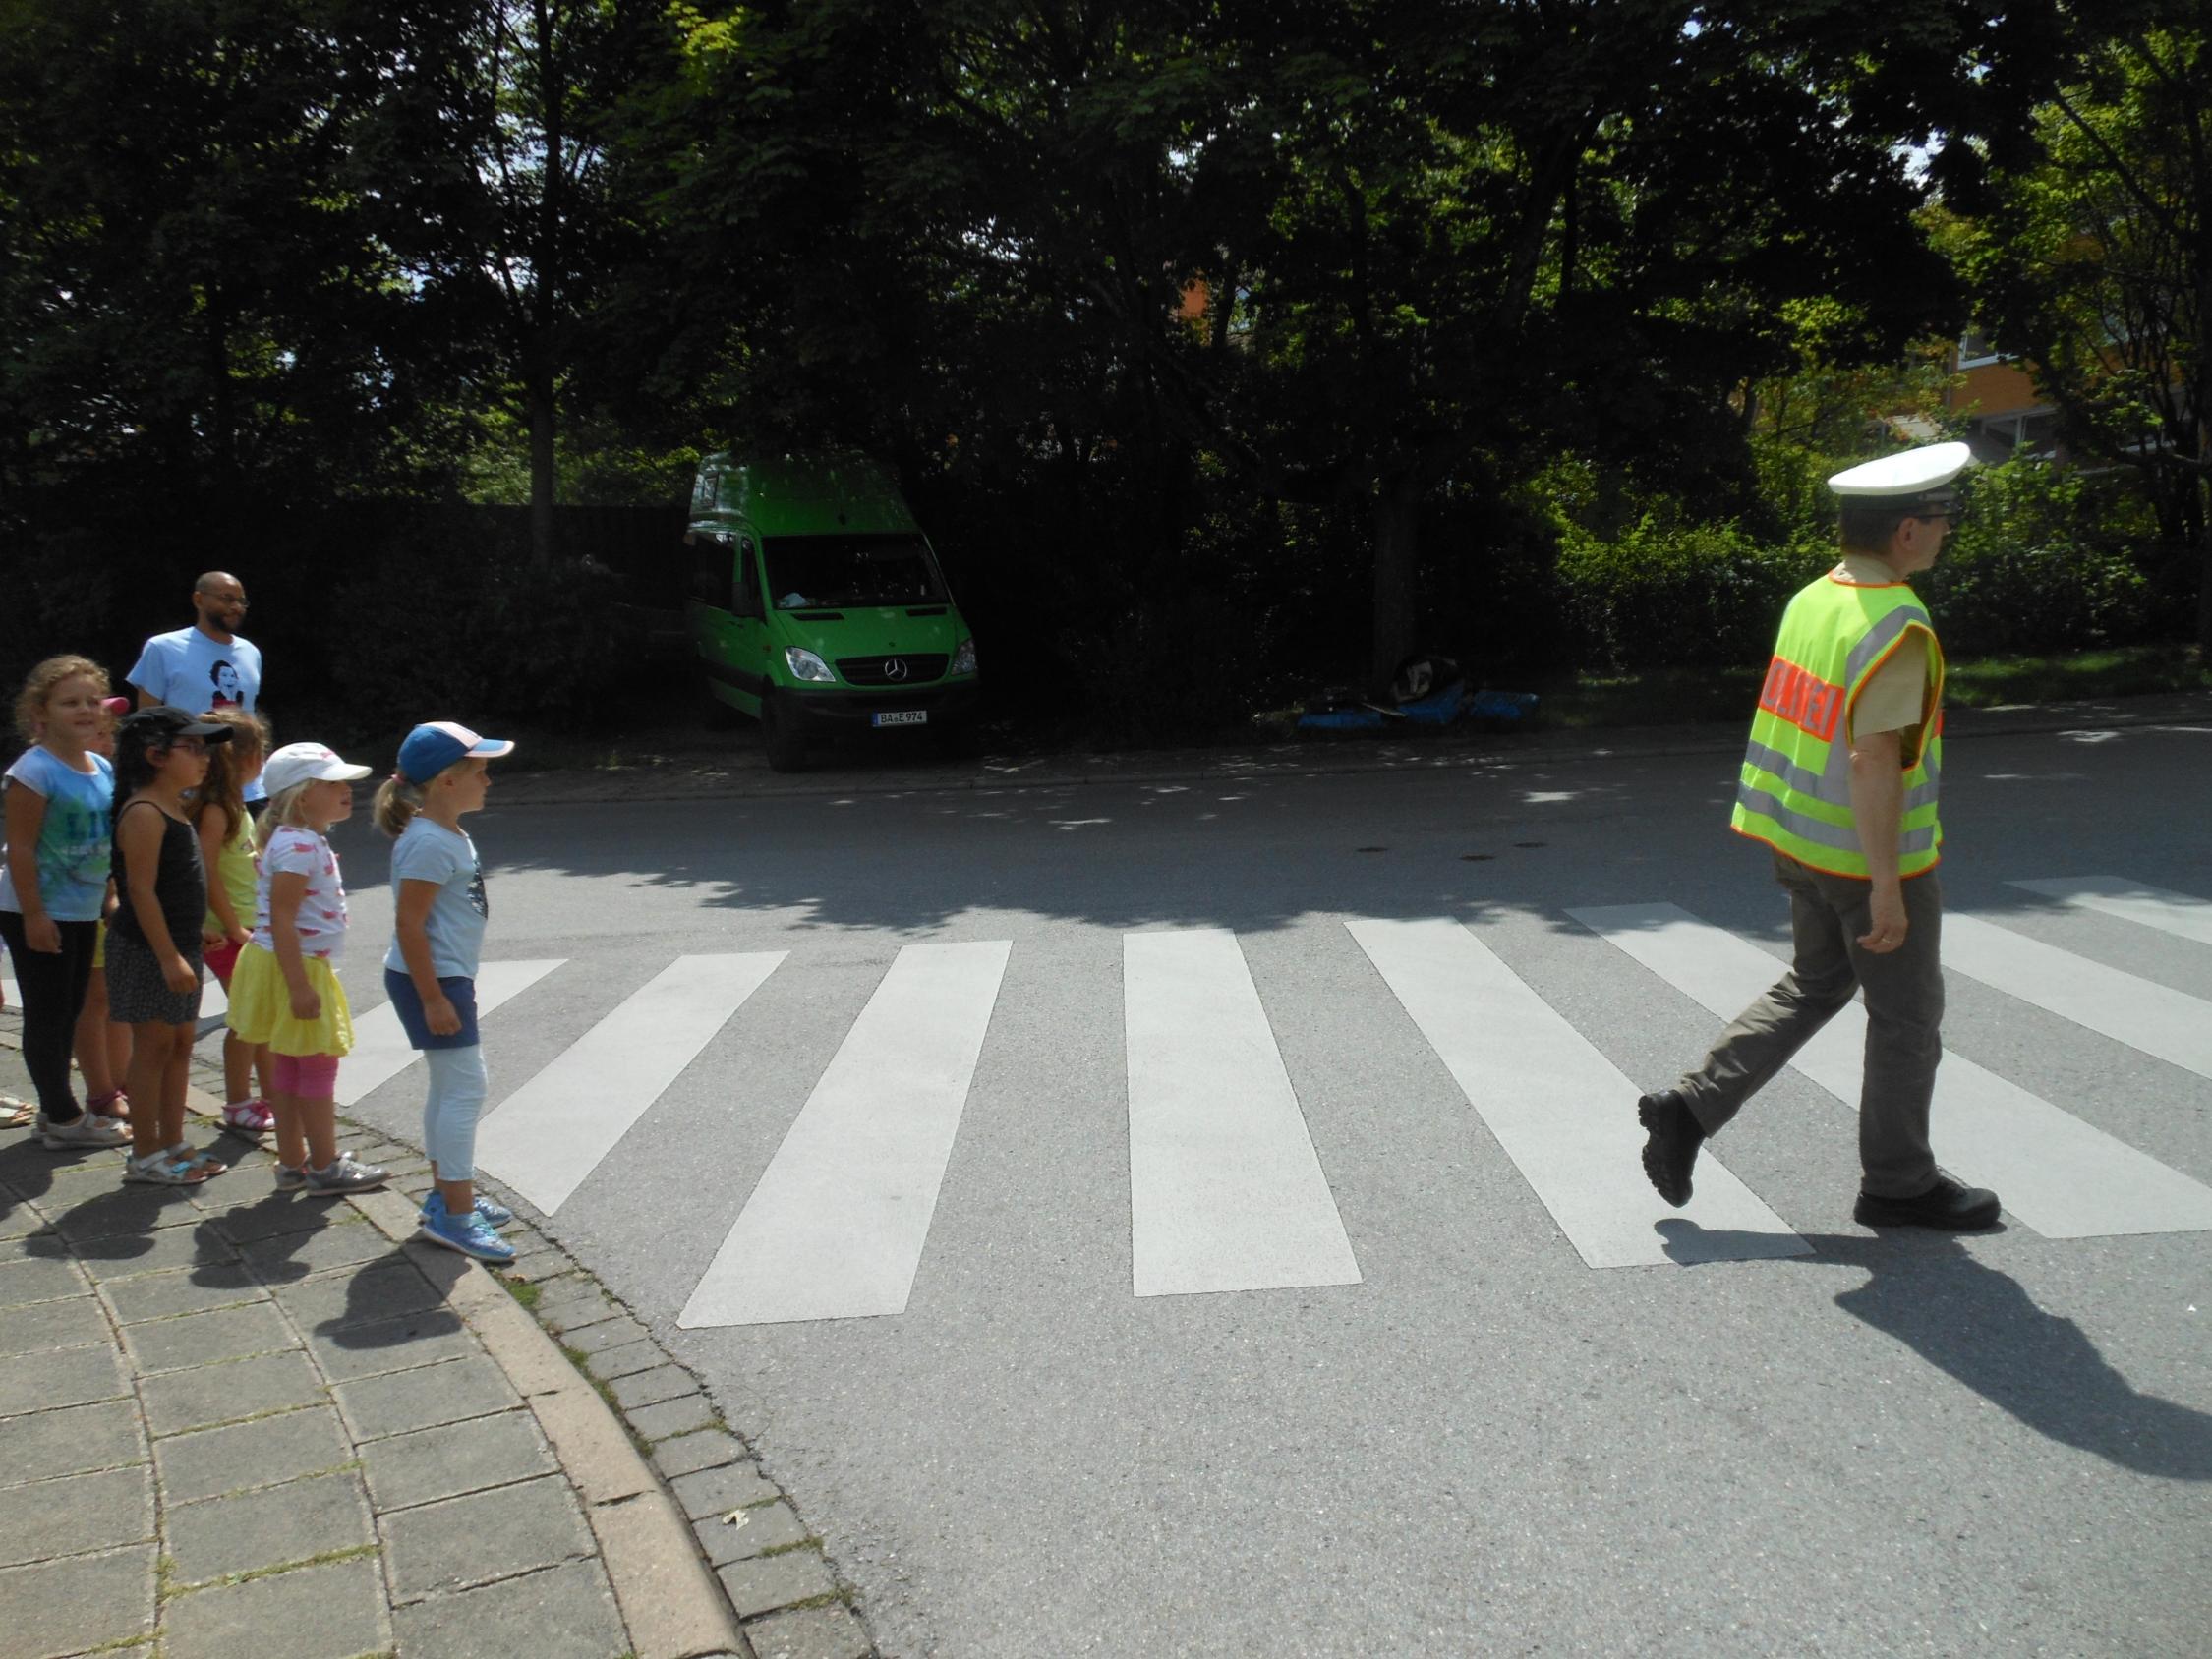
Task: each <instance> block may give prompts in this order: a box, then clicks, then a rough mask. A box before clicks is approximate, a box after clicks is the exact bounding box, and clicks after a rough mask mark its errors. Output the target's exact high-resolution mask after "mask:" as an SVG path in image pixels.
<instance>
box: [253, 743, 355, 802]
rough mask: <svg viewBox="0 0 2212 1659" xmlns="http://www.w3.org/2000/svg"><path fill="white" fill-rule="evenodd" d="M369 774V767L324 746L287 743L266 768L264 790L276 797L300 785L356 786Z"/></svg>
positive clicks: (263, 768)
mask: <svg viewBox="0 0 2212 1659" xmlns="http://www.w3.org/2000/svg"><path fill="white" fill-rule="evenodd" d="M368 775H369V769H368V768H367V767H357V766H355V765H353V764H352V763H351V762H350V761H345V760H341V759H340V758H339V756H338V752H337V751H336V750H335V749H332V748H330V747H328V746H327V745H325V744H321V743H287V744H285V745H284V747H283V748H281V749H279V750H277V752H276V753H275V754H273V755H271V756H269V758H268V762H267V764H266V765H265V766H263V767H262V788H264V789H266V790H267V791H268V792H269V793H270V794H272V795H281V794H283V793H284V791H285V790H287V789H289V788H291V787H293V786H294V785H295V784H300V783H353V782H357V781H359V780H360V779H362V778H364V777H367V776H368Z"/></svg>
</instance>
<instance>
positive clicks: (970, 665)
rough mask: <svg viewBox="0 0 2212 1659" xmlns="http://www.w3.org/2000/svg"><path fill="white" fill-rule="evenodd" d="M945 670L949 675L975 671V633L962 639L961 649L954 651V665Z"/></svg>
mask: <svg viewBox="0 0 2212 1659" xmlns="http://www.w3.org/2000/svg"><path fill="white" fill-rule="evenodd" d="M945 672H946V674H947V675H948V676H950V675H956V674H972V673H974V672H975V638H974V636H973V635H970V636H969V637H968V638H966V639H964V640H962V641H960V650H958V651H956V652H954V653H953V665H952V666H951V667H950V668H948V669H946V670H945Z"/></svg>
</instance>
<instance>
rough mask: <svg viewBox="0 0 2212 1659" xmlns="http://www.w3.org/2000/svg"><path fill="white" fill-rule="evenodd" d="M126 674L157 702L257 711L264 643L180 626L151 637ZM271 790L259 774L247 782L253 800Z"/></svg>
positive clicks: (190, 708)
mask: <svg viewBox="0 0 2212 1659" xmlns="http://www.w3.org/2000/svg"><path fill="white" fill-rule="evenodd" d="M125 678H127V679H128V680H129V681H130V682H131V683H132V684H133V685H135V686H137V687H138V688H139V689H140V690H141V691H143V692H145V693H146V695H147V696H148V697H151V698H153V699H154V700H155V701H156V702H161V703H169V704H173V705H175V706H176V707H177V708H179V709H183V710H185V711H187V712H188V713H191V714H195V715H198V714H201V713H203V712H204V711H206V710H208V709H243V710H244V711H245V712H246V713H248V714H252V713H253V712H254V707H255V705H256V704H257V703H258V702H260V700H261V695H262V652H261V647H259V646H257V645H256V644H254V642H253V641H251V640H242V639H240V638H239V637H238V636H237V635H235V634H233V635H232V636H231V639H230V643H229V644H228V645H225V644H224V643H223V642H222V641H220V640H212V639H209V638H208V637H207V636H206V635H205V634H204V633H202V632H201V631H200V630H199V629H198V628H179V629H178V630H177V631H176V632H175V633H173V634H156V635H154V636H153V638H151V639H150V640H147V641H146V649H145V650H144V651H142V652H140V653H139V660H138V662H137V664H136V665H135V666H134V667H133V668H132V669H131V671H130V673H129V674H128V675H126V676H125ZM267 793H268V791H267V790H266V789H264V788H262V781H261V779H260V778H258V777H257V778H256V779H255V780H254V781H253V782H251V783H249V784H247V785H246V799H248V800H249V801H258V800H261V799H262V798H263V797H265V796H266V795H267Z"/></svg>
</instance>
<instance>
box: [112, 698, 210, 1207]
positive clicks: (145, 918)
mask: <svg viewBox="0 0 2212 1659" xmlns="http://www.w3.org/2000/svg"><path fill="white" fill-rule="evenodd" d="M230 735H231V732H230V728H229V727H228V726H223V725H217V724H215V723H214V722H212V721H210V720H201V719H196V718H194V717H193V716H192V715H189V714H187V713H186V712H185V711H184V710H182V709H172V708H169V707H168V706H166V705H159V706H156V707H154V708H151V709H141V710H140V711H139V712H138V713H137V714H135V715H131V716H129V717H128V718H127V719H125V720H124V721H123V723H122V725H121V726H120V727H119V728H118V729H117V731H116V734H115V798H116V800H117V801H118V802H120V803H121V804H120V805H118V806H117V807H116V809H115V887H116V910H115V915H114V918H113V920H111V921H110V922H109V924H108V930H107V999H108V1013H109V1017H110V1018H111V1019H115V1020H119V1021H121V1022H123V1023H124V1024H127V1025H129V1026H130V1027H131V1075H130V1081H129V1082H128V1083H127V1084H126V1085H125V1086H124V1087H125V1092H126V1093H127V1094H129V1095H130V1097H131V1100H132V1103H133V1107H134V1110H133V1111H132V1113H131V1142H132V1148H131V1156H130V1157H129V1158H127V1159H125V1160H124V1164H123V1178H124V1179H125V1180H127V1181H146V1182H151V1183H154V1184H156V1185H161V1186H192V1185H197V1184H198V1183H199V1182H201V1181H204V1180H205V1179H206V1178H207V1177H208V1176H209V1175H219V1174H221V1173H223V1171H224V1170H225V1169H227V1168H229V1166H228V1165H225V1164H221V1163H218V1162H217V1161H216V1160H214V1159H213V1158H211V1157H209V1156H208V1155H207V1154H206V1153H204V1152H199V1151H195V1150H194V1149H193V1148H192V1147H190V1146H188V1145H186V1144H185V1135H184V1121H185V1086H186V1084H187V1082H188V1081H189V1080H190V1077H191V1074H192V1042H193V1039H194V1037H196V1036H197V1035H198V1034H199V1024H200V923H201V919H202V918H203V917H204V916H205V915H206V913H207V873H206V870H205V868H204V866H203V865H202V863H201V860H200V837H199V835H198V834H197V833H196V832H195V831H194V829H193V827H192V820H191V819H190V818H189V817H188V816H187V814H186V809H185V797H186V795H187V794H189V793H190V792H191V791H193V790H195V789H197V788H199V787H200V785H201V783H202V781H203V780H204V778H205V777H206V775H207V746H208V745H209V744H211V743H226V742H228V741H229V740H230Z"/></svg>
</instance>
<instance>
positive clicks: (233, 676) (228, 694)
mask: <svg viewBox="0 0 2212 1659" xmlns="http://www.w3.org/2000/svg"><path fill="white" fill-rule="evenodd" d="M207 677H208V678H209V679H210V680H212V681H214V683H215V700H214V701H213V702H212V703H210V704H208V705H207V707H208V708H210V709H236V708H238V707H239V706H241V705H242V704H243V703H244V702H245V701H246V688H245V686H244V685H243V684H241V683H240V681H239V678H238V670H237V669H236V668H234V667H233V666H231V663H230V660H229V658H224V659H223V660H222V661H220V662H217V663H216V664H215V665H214V666H213V667H212V668H210V669H208V670H207Z"/></svg>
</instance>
